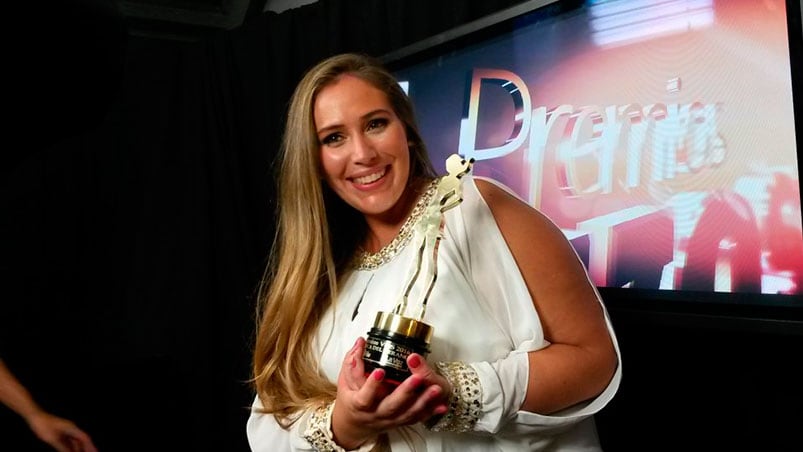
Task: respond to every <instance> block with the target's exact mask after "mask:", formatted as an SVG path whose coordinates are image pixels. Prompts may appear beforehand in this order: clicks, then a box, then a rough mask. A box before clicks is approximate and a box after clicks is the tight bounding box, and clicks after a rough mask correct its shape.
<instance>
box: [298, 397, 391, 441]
mask: <svg viewBox="0 0 803 452" xmlns="http://www.w3.org/2000/svg"><path fill="white" fill-rule="evenodd" d="M334 410H335V402H331V403H328V404H326V405H321V406H319V407H318V408H316V409H315V410H314V411H313V412H312V415H311V416H310V420H309V423H308V424H307V429H306V430H305V431H304V439H306V440H307V441H308V442H309V443H310V446H312V448H313V449H315V450H316V452H349V451H347V450H346V449H343V448H342V447H340V446H339V445H338V444H337V443H336V442H335V439H334V435H333V434H332V412H333V411H334ZM377 444H378V443H377V441H369V442H368V443H366V444H363V445H362V446H360V448H358V449H354V451H355V452H369V451H373V450H377V449H376V446H377Z"/></svg>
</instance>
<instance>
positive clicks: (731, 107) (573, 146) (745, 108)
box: [384, 0, 803, 320]
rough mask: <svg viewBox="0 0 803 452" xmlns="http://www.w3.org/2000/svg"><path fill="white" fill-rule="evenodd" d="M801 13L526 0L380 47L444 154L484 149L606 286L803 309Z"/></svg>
mask: <svg viewBox="0 0 803 452" xmlns="http://www.w3.org/2000/svg"><path fill="white" fill-rule="evenodd" d="M800 14H801V12H800V3H799V2H798V1H797V0H789V1H786V2H785V1H784V0H765V1H754V0H674V1H671V0H667V1H648V0H588V1H585V2H580V1H531V2H526V3H523V4H521V5H519V6H517V7H514V8H511V9H509V10H505V11H501V12H500V13H498V14H497V15H495V16H491V17H487V18H484V19H483V20H481V21H478V22H476V23H472V24H467V25H466V26H464V27H462V28H461V29H456V30H450V31H449V32H446V33H444V34H442V35H439V36H437V37H433V38H432V39H429V40H427V41H424V42H421V43H416V44H415V45H413V46H410V47H408V48H405V49H400V50H399V51H397V52H394V53H392V54H389V55H386V56H385V57H384V61H385V63H386V64H387V65H388V66H389V68H390V69H391V70H392V71H394V73H395V74H396V76H397V78H398V80H399V82H400V83H401V85H402V86H403V87H404V88H405V90H406V91H407V92H408V94H409V96H410V97H411V99H412V101H413V103H414V105H415V108H416V113H417V116H418V120H419V126H420V128H421V132H422V135H423V137H424V140H425V142H426V143H427V146H428V148H429V152H430V154H431V156H432V159H433V162H435V164H436V169H438V170H443V167H442V165H443V162H444V161H445V159H446V157H447V156H448V155H450V154H452V153H455V152H457V153H459V154H461V155H463V156H464V157H466V158H474V159H475V161H476V162H475V165H474V174H475V175H476V176H487V177H490V178H493V179H495V180H497V181H499V182H501V183H502V184H504V185H505V186H507V187H508V188H509V189H510V190H511V191H513V192H514V193H516V194H517V195H518V196H519V197H520V198H522V199H523V200H524V201H526V202H527V203H529V204H531V205H532V206H535V207H536V208H538V209H539V210H541V211H542V212H544V213H545V214H546V215H548V216H549V217H550V218H551V219H552V220H553V221H554V222H555V223H556V224H557V225H558V226H559V227H560V228H561V229H562V230H563V232H564V233H565V235H566V236H567V237H568V238H569V240H570V241H571V242H572V244H573V245H574V247H575V249H576V250H577V252H578V254H579V256H580V258H581V259H582V261H583V262H584V264H585V265H586V267H587V269H588V272H589V275H590V277H591V278H592V280H593V281H594V283H595V284H596V285H597V286H598V287H599V288H600V291H601V292H602V293H603V296H604V297H605V298H606V299H607V300H609V301H611V300H614V299H615V300H617V301H616V302H617V303H623V302H627V303H628V305H629V306H637V307H644V306H661V308H662V309H665V308H667V307H669V308H674V307H678V309H680V310H683V309H687V308H688V306H689V305H690V304H694V305H695V306H704V305H705V306H708V305H716V306H719V308H718V310H717V309H715V310H714V311H711V312H714V313H715V314H718V313H725V314H727V313H730V314H734V313H735V314H736V315H742V316H744V317H747V318H750V317H756V316H765V314H766V316H767V317H773V316H774V317H775V320H789V319H794V320H800V319H801V318H802V316H801V312H803V230H802V229H803V228H802V227H801V201H800V173H799V155H800V149H801V142H803V140H801V135H803V129H801V120H800V117H801V116H802V115H803V109H802V108H801V103H803V93H801V92H800V90H801V88H803V86H801V85H800V84H799V82H795V80H801V79H803V68H801V66H800V65H801V63H800V61H801V59H802V58H803V57H802V56H801V44H800V41H801V27H800V21H801V18H800ZM796 83H798V84H797V85H795V86H793V85H794V84H796ZM796 124H797V130H796ZM737 305H738V306H741V307H742V308H740V309H743V310H741V311H740V310H738V309H737V308H736V306H737ZM745 306H746V308H744V307H745ZM681 307H682V308H681ZM723 307H724V308H723ZM751 307H752V308H751ZM772 307H778V308H777V309H776V310H772ZM763 308H768V309H769V310H766V311H760V310H756V309H763ZM692 312H693V310H692Z"/></svg>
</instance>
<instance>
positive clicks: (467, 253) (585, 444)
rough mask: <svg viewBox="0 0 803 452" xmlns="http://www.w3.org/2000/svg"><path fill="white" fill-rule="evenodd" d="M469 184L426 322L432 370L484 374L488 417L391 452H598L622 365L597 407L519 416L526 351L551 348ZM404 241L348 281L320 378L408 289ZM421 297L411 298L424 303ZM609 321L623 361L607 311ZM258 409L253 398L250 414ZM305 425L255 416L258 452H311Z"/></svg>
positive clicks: (409, 252)
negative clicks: (598, 419)
mask: <svg viewBox="0 0 803 452" xmlns="http://www.w3.org/2000/svg"><path fill="white" fill-rule="evenodd" d="M463 181H464V182H463V202H462V203H461V204H460V205H459V206H458V207H456V208H453V209H451V210H448V211H447V212H446V214H445V228H444V232H443V240H442V241H441V243H440V248H439V254H438V278H437V281H436V283H435V285H434V289H433V290H432V293H431V295H430V297H429V301H428V304H427V311H426V315H425V316H424V318H423V321H424V322H426V323H428V324H429V325H432V327H433V328H434V335H433V338H432V341H431V349H432V351H431V353H430V355H429V356H428V358H427V360H428V361H429V362H430V363H434V362H437V361H447V362H448V361H462V362H465V363H469V364H470V365H471V367H473V368H474V370H475V371H476V372H477V374H478V376H479V380H480V384H481V387H482V414H481V417H480V419H479V420H478V422H477V424H476V426H475V429H474V432H471V433H445V432H432V431H430V430H427V429H426V428H425V427H424V426H422V425H420V424H419V425H415V426H411V427H405V428H404V429H401V430H400V431H399V430H397V431H391V432H390V433H389V438H390V443H391V448H392V450H393V451H407V450H418V451H422V450H426V451H461V452H465V451H538V450H561V451H563V450H572V451H575V450H576V451H581V450H582V451H594V450H600V445H599V440H598V437H597V432H596V427H595V425H594V420H593V416H592V415H593V414H594V413H596V412H597V411H599V410H600V409H601V408H603V407H604V406H605V405H606V404H607V403H608V402H609V401H610V400H611V398H612V397H613V396H614V394H615V393H616V391H617V389H618V387H619V382H620V380H621V365H619V366H618V367H617V370H616V373H615V375H614V377H613V378H612V380H611V382H610V383H609V384H608V386H607V388H606V389H605V390H604V391H603V392H602V393H601V394H600V395H599V396H598V397H596V398H595V399H593V400H591V401H588V402H584V403H582V404H579V405H577V406H573V407H570V408H568V409H566V410H564V411H562V412H560V413H555V414H552V415H548V416H545V415H540V414H535V413H530V412H526V411H520V410H518V407H519V406H520V405H521V402H522V401H523V399H524V391H526V385H527V372H528V370H527V364H526V362H527V361H526V360H527V352H528V351H532V350H538V349H541V348H543V347H546V346H547V345H549V343H548V342H547V341H546V340H545V339H544V331H543V328H542V326H541V323H540V320H539V316H538V313H537V312H536V311H535V308H534V305H533V302H532V298H531V297H530V294H529V292H528V290H527V287H526V285H525V283H524V279H523V278H522V276H521V273H520V272H519V269H518V267H517V266H516V263H515V261H514V260H513V255H512V254H511V252H510V249H509V248H508V247H507V245H506V243H505V241H504V238H503V237H502V234H501V232H500V230H499V228H498V227H497V225H496V222H495V220H494V218H493V215H492V213H491V211H490V209H489V207H488V206H487V204H486V203H485V201H484V199H483V198H482V196H481V195H480V192H479V191H478V189H477V186H476V184H475V182H474V180H473V178H472V177H471V176H466V177H465V178H464V179H463ZM403 235H406V234H400V237H397V238H396V240H394V242H393V243H391V244H390V245H389V247H391V248H396V249H397V252H395V253H394V252H391V253H390V255H391V258H390V260H389V261H387V262H384V263H382V264H381V265H379V266H378V268H375V269H365V270H358V271H355V272H354V273H353V274H352V275H351V276H350V277H349V278H348V279H347V280H346V281H344V283H343V284H342V287H341V294H340V296H339V299H338V302H337V304H336V306H335V307H333V308H332V309H330V310H329V311H328V312H327V313H326V315H325V317H324V319H323V321H322V322H321V325H320V329H319V332H318V337H317V340H316V346H317V348H318V350H319V351H320V365H321V370H322V371H323V373H324V374H325V375H326V376H327V377H328V378H329V379H330V380H331V381H332V382H336V381H337V376H338V373H339V371H340V366H341V363H342V361H343V358H344V356H345V355H346V353H347V352H348V350H349V349H350V348H351V347H352V346H353V345H354V341H355V340H356V338H357V337H358V336H363V337H365V336H366V335H367V332H368V330H369V329H370V328H371V326H372V325H373V321H374V317H375V315H376V313H377V311H392V310H393V308H394V306H395V304H396V302H397V301H398V297H399V295H400V294H401V293H403V291H404V289H405V286H406V281H405V275H407V274H408V270H409V268H410V266H411V265H413V260H414V259H415V257H416V252H417V246H414V245H410V246H405V237H403ZM407 241H409V240H407ZM533 251H534V252H537V250H533ZM420 286H422V287H423V286H425V285H423V284H422V285H420ZM418 290H419V291H420V290H423V289H418ZM415 292H416V290H414V291H413V293H412V294H411V299H416V296H420V293H419V294H416V293H415ZM355 309H356V316H354V318H353V319H352V315H353V314H354V312H355ZM603 309H604V306H603ZM605 317H606V321H607V323H608V329H609V332H610V334H611V338H612V339H613V342H614V345H615V346H616V352H617V354H619V347H618V345H617V344H616V338H615V336H614V332H613V329H612V327H611V324H610V320H609V318H608V314H607V312H606V313H605ZM494 363H497V364H496V365H494ZM500 364H501V365H500ZM499 369H506V370H504V371H501V372H499V371H498V370H499ZM259 407H261V404H260V402H259V399H258V398H256V399H255V401H254V407H253V408H259ZM308 417H309V416H308V415H307V414H305V415H304V416H302V417H301V418H300V420H299V421H298V422H296V423H295V424H294V425H293V427H292V428H291V429H290V430H289V431H287V430H284V429H282V428H281V427H280V426H279V425H278V424H277V423H276V420H275V419H274V417H273V416H272V415H264V414H260V413H258V412H256V411H255V410H254V409H252V414H251V416H250V418H249V420H248V423H247V434H248V441H249V444H250V445H251V448H252V450H253V451H254V452H266V451H281V450H293V451H295V450H298V451H301V450H313V449H312V447H311V446H310V445H309V443H308V442H307V441H306V440H304V438H303V433H304V430H305V428H306V422H307V420H308ZM424 444H425V446H424Z"/></svg>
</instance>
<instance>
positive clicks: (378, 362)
mask: <svg viewBox="0 0 803 452" xmlns="http://www.w3.org/2000/svg"><path fill="white" fill-rule="evenodd" d="M431 338H432V327H431V326H430V325H427V324H426V323H424V322H422V321H420V320H416V319H411V318H409V317H404V316H401V315H398V314H393V313H390V312H378V313H377V314H376V319H375V320H374V326H373V328H371V331H369V332H368V338H367V339H366V344H365V352H364V353H363V355H362V360H363V363H364V364H365V374H366V375H368V374H370V373H371V372H373V370H374V369H382V370H384V371H385V380H384V381H385V382H387V383H390V384H393V385H398V384H400V383H401V382H402V381H404V380H405V379H406V378H407V377H409V376H410V375H411V372H410V368H409V367H407V357H408V356H410V354H412V353H418V354H419V355H421V356H423V357H426V356H427V355H428V354H429V351H430V350H429V341H430V339H431Z"/></svg>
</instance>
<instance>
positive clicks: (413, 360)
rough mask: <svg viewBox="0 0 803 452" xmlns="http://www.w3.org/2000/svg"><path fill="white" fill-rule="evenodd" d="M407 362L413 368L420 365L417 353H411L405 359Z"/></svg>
mask: <svg viewBox="0 0 803 452" xmlns="http://www.w3.org/2000/svg"><path fill="white" fill-rule="evenodd" d="M407 364H408V365H409V366H410V367H412V368H413V369H415V368H417V367H418V366H420V365H421V358H419V357H418V355H413V356H411V357H410V358H409V359H408V360H407Z"/></svg>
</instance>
